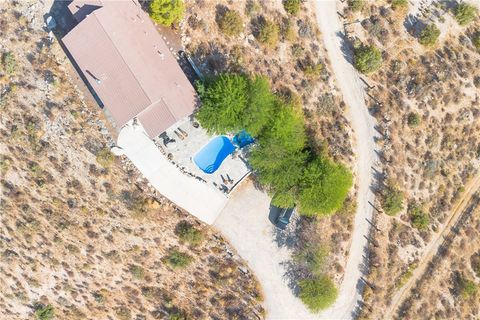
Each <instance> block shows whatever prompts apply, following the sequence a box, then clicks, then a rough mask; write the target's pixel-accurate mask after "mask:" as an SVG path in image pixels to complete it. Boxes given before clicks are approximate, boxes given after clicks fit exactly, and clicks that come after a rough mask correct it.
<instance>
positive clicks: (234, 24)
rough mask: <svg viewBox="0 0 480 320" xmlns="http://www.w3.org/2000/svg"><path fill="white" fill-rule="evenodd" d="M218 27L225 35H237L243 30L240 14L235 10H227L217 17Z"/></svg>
mask: <svg viewBox="0 0 480 320" xmlns="http://www.w3.org/2000/svg"><path fill="white" fill-rule="evenodd" d="M217 24H218V27H219V28H220V31H222V32H223V33H224V34H226V35H227V36H237V35H239V34H240V33H241V32H242V31H243V20H242V16H241V15H240V13H238V11H236V10H228V11H227V12H225V14H224V15H223V16H221V17H220V18H219V19H218V22H217Z"/></svg>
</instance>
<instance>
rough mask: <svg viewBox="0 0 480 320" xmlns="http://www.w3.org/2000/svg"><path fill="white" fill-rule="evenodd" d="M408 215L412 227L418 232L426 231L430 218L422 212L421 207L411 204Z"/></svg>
mask: <svg viewBox="0 0 480 320" xmlns="http://www.w3.org/2000/svg"><path fill="white" fill-rule="evenodd" d="M408 213H409V215H410V220H411V221H412V225H413V226H414V227H415V228H417V229H419V230H426V229H427V228H428V225H429V224H430V218H429V217H428V214H426V213H425V212H423V209H422V207H421V206H419V205H416V204H412V205H411V206H410V208H409V210H408Z"/></svg>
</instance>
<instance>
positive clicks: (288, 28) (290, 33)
mask: <svg viewBox="0 0 480 320" xmlns="http://www.w3.org/2000/svg"><path fill="white" fill-rule="evenodd" d="M282 36H283V38H284V39H285V40H287V41H290V42H294V41H295V40H297V33H296V32H295V28H294V27H293V24H292V21H291V20H290V19H288V20H286V21H285V23H284V25H283V28H282Z"/></svg>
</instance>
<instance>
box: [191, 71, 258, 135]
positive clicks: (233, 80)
mask: <svg viewBox="0 0 480 320" xmlns="http://www.w3.org/2000/svg"><path fill="white" fill-rule="evenodd" d="M197 88H198V93H199V95H200V98H201V100H202V107H201V108H200V110H199V111H198V112H197V114H196V117H197V119H198V121H200V124H201V125H202V127H204V128H205V129H207V131H209V132H210V133H226V132H230V131H234V130H238V129H240V128H241V123H242V118H241V117H242V112H243V111H244V109H245V107H246V105H247V102H248V93H247V89H248V79H247V77H246V76H244V75H240V74H228V73H224V74H221V75H220V76H218V77H216V78H213V79H209V80H207V81H205V82H203V83H197Z"/></svg>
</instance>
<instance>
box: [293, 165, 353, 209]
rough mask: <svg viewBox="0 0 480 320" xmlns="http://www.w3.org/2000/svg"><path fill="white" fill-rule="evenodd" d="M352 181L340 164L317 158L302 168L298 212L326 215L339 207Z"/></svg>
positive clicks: (349, 174) (347, 171)
mask: <svg viewBox="0 0 480 320" xmlns="http://www.w3.org/2000/svg"><path fill="white" fill-rule="evenodd" d="M352 183H353V177H352V174H351V173H350V171H349V170H348V169H347V168H346V167H345V166H343V165H341V164H336V163H333V162H332V161H330V160H327V159H322V158H317V159H315V160H314V161H312V162H311V163H310V164H309V165H308V166H307V167H306V169H305V170H304V172H303V176H302V179H301V183H300V193H299V205H300V212H301V213H302V214H305V215H309V216H311V215H316V214H322V215H327V214H331V213H334V212H335V211H337V210H338V209H340V208H341V207H342V205H343V202H344V201H345V198H346V197H347V194H348V191H349V190H350V188H351V186H352Z"/></svg>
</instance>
